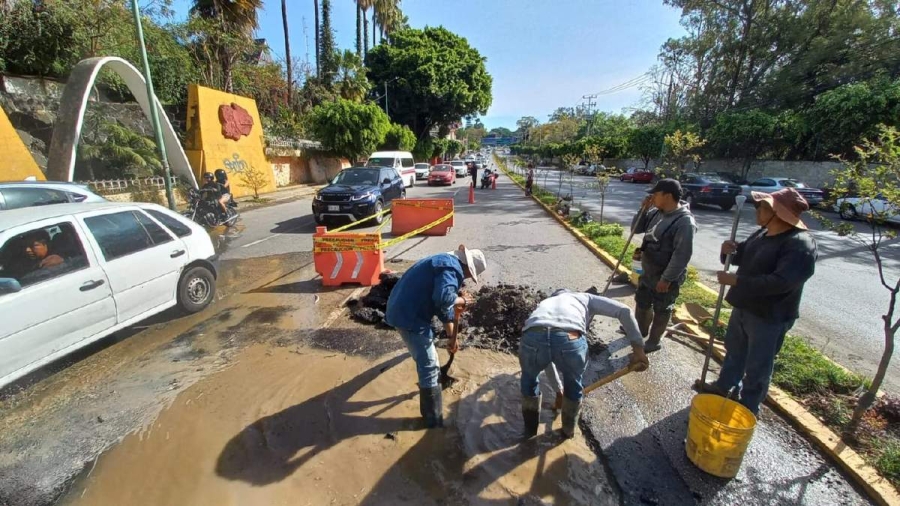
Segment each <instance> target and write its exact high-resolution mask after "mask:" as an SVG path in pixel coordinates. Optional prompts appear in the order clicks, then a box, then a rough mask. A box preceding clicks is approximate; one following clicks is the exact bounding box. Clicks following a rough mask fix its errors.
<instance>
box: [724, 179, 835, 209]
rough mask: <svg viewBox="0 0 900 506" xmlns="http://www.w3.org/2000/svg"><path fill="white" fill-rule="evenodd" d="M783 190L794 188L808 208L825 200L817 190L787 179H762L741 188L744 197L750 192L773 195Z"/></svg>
mask: <svg viewBox="0 0 900 506" xmlns="http://www.w3.org/2000/svg"><path fill="white" fill-rule="evenodd" d="M784 188H794V189H796V190H797V192H798V193H799V194H800V195H802V196H803V198H805V199H806V202H808V203H809V205H810V206H817V205H819V204H821V203H822V201H823V200H825V194H824V193H823V192H822V190H819V189H817V188H810V187H809V186H806V185H805V184H803V183H801V182H800V181H797V180H796V179H791V178H788V177H764V178H760V179H757V180H756V181H753V182H752V183H750V184H749V185H745V186H743V187H742V191H743V192H744V194H745V195H747V196H749V195H750V192H751V191H754V192H762V193H773V192H776V191H778V190H782V189H784Z"/></svg>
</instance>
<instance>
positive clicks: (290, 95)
mask: <svg viewBox="0 0 900 506" xmlns="http://www.w3.org/2000/svg"><path fill="white" fill-rule="evenodd" d="M281 24H282V25H284V57H285V58H286V59H287V62H285V66H286V68H287V101H288V105H290V104H293V103H294V100H293V99H294V60H292V59H291V36H290V35H289V33H288V17H287V0H281Z"/></svg>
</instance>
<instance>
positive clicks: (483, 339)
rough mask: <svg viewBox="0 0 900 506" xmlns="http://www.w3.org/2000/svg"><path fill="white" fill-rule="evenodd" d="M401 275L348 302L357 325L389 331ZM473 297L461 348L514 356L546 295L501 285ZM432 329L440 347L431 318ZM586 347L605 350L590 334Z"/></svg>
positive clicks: (385, 277)
mask: <svg viewBox="0 0 900 506" xmlns="http://www.w3.org/2000/svg"><path fill="white" fill-rule="evenodd" d="M401 275H402V273H383V274H382V275H381V283H380V284H379V285H376V286H373V287H372V288H371V289H370V290H369V292H368V293H367V294H366V295H365V296H363V297H362V298H360V299H358V300H357V299H352V300H350V301H348V302H347V306H348V308H349V309H350V317H351V318H352V319H353V320H355V321H358V322H360V323H367V324H372V325H376V326H378V327H381V328H389V326H388V325H387V323H385V321H384V312H385V310H386V309H387V301H388V298H389V297H390V295H391V290H393V288H394V285H396V284H397V281H398V280H399V279H400V276H401ZM592 289H593V288H592ZM593 290H595V289H593ZM589 291H590V290H589ZM474 296H475V304H474V305H473V306H472V307H471V308H470V309H469V310H468V311H466V312H465V313H463V315H462V317H461V318H460V337H461V343H462V345H463V346H471V347H474V348H481V349H485V350H492V351H498V352H503V353H510V354H513V355H515V354H518V351H519V338H520V336H521V334H522V325H524V323H525V320H527V319H528V316H529V315H531V312H532V311H534V310H535V308H537V306H538V304H539V303H540V302H541V301H542V300H544V299H545V298H547V296H548V295H547V294H546V293H545V292H543V291H540V290H535V289H533V288H530V287H527V286H522V285H511V284H500V285H496V286H488V285H485V286H482V287H481V289H479V290H478V292H476V293H475V294H474ZM431 327H432V330H433V331H434V334H435V336H438V337H439V339H440V340H441V341H440V342H439V343H438V344H439V345H443V344H444V343H443V340H444V339H446V336H445V335H444V331H443V325H442V324H441V322H440V321H439V320H438V319H437V318H434V319H432V321H431ZM588 346H589V352H590V353H591V354H596V353H600V352H602V351H603V350H605V349H606V344H604V343H603V342H602V341H600V339H598V338H597V337H595V336H594V335H593V334H592V333H588Z"/></svg>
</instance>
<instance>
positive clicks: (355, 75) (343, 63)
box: [334, 50, 371, 102]
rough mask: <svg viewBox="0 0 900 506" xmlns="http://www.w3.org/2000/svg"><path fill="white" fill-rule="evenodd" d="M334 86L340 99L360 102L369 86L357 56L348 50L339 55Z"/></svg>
mask: <svg viewBox="0 0 900 506" xmlns="http://www.w3.org/2000/svg"><path fill="white" fill-rule="evenodd" d="M334 86H335V88H336V90H337V91H338V93H340V95H341V98H344V99H346V100H352V101H354V102H361V101H362V99H363V98H365V96H366V94H367V93H368V92H369V89H370V88H371V85H370V84H369V80H368V79H366V69H365V67H364V66H363V62H362V59H361V58H360V57H359V55H357V54H356V53H354V52H353V51H350V50H345V51H344V52H343V53H342V54H340V55H339V59H338V72H337V76H336V78H335V81H334Z"/></svg>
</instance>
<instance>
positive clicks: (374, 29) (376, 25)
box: [372, 8, 378, 47]
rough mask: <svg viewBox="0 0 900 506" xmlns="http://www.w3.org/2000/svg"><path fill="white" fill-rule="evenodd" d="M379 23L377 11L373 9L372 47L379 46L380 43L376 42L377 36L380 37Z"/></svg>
mask: <svg viewBox="0 0 900 506" xmlns="http://www.w3.org/2000/svg"><path fill="white" fill-rule="evenodd" d="M377 27H378V23H377V22H376V21H375V9H374V8H373V9H372V47H375V46H377V45H378V41H377V40H375V36H376V35H378V28H377Z"/></svg>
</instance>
